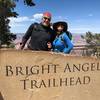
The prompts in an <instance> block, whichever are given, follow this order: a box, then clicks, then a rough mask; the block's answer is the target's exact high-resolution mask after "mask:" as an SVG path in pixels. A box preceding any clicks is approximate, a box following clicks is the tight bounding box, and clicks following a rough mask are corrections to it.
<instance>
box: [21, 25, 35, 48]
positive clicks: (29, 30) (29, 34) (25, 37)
mask: <svg viewBox="0 0 100 100" xmlns="http://www.w3.org/2000/svg"><path fill="white" fill-rule="evenodd" d="M33 28H34V24H31V25H30V27H29V28H28V30H27V32H26V33H25V35H24V36H23V38H22V42H21V43H20V49H23V48H24V46H25V44H26V42H27V40H28V39H29V37H30V36H31V34H32V31H33Z"/></svg>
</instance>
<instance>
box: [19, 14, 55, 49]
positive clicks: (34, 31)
mask: <svg viewBox="0 0 100 100" xmlns="http://www.w3.org/2000/svg"><path fill="white" fill-rule="evenodd" d="M50 21H51V13H49V12H45V13H43V17H42V21H41V23H40V24H38V23H33V24H31V25H30V27H29V28H28V30H27V32H26V34H25V35H24V36H23V38H22V42H21V47H20V48H21V49H23V48H24V46H25V44H26V42H27V40H28V39H29V38H30V41H29V43H28V49H30V50H43V51H48V50H49V48H48V43H52V41H53V40H54V38H55V33H54V31H53V30H52V29H51V28H50Z"/></svg>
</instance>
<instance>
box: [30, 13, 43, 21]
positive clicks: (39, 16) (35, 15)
mask: <svg viewBox="0 0 100 100" xmlns="http://www.w3.org/2000/svg"><path fill="white" fill-rule="evenodd" d="M42 16H43V14H41V13H37V14H34V15H33V18H32V19H31V21H34V22H35V21H36V22H40V21H41V18H42Z"/></svg>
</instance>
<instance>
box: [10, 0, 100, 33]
mask: <svg viewBox="0 0 100 100" xmlns="http://www.w3.org/2000/svg"><path fill="white" fill-rule="evenodd" d="M34 2H35V4H36V6H34V7H29V6H26V5H24V3H23V0H19V2H17V3H16V8H15V11H16V12H17V13H18V14H19V16H18V17H17V18H10V20H11V21H10V26H11V32H13V33H25V32H26V31H27V29H28V27H29V26H30V25H31V24H32V23H34V22H39V23H40V21H41V17H42V13H43V12H46V11H49V12H51V14H52V20H51V22H52V23H54V22H57V21H66V22H67V23H68V30H69V31H70V32H71V33H74V34H78V33H81V34H84V33H86V32H88V31H90V32H93V33H100V0H34Z"/></svg>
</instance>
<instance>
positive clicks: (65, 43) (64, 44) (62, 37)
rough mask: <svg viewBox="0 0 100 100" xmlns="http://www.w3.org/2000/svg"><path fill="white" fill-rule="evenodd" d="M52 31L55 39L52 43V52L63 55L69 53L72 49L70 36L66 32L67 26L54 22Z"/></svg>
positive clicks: (63, 23)
mask: <svg viewBox="0 0 100 100" xmlns="http://www.w3.org/2000/svg"><path fill="white" fill-rule="evenodd" d="M53 29H54V30H55V32H56V34H57V35H56V38H55V40H54V41H53V44H52V45H53V51H54V52H62V53H65V54H68V53H70V51H71V50H72V48H73V44H72V43H71V38H72V35H71V33H69V32H68V31H67V29H68V25H67V23H66V22H56V23H54V24H53Z"/></svg>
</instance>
